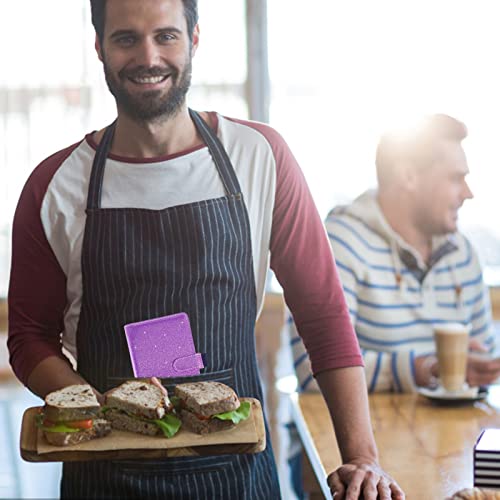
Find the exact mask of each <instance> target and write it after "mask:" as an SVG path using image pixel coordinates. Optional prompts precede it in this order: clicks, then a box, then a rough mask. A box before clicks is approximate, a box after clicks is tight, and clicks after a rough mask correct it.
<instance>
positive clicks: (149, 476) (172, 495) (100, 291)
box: [61, 111, 281, 500]
mask: <svg viewBox="0 0 500 500" xmlns="http://www.w3.org/2000/svg"><path fill="white" fill-rule="evenodd" d="M190 113H191V117H192V119H193V121H194V123H195V125H196V127H197V129H198V131H199V133H200V135H201V136H202V138H203V140H204V141H205V143H206V144H207V146H208V148H209V151H210V153H211V155H212V158H213V160H214V163H215V166H216V168H217V170H218V172H219V174H220V177H221V180H222V182H223V184H224V188H225V192H226V196H224V197H221V198H216V199H211V200H205V201H201V202H196V203H189V204H186V205H180V206H175V207H170V208H167V209H164V210H148V209H137V208H108V209H103V208H101V207H100V204H101V190H102V183H103V176H104V167H105V163H106V157H107V155H108V152H109V150H110V146H111V142H112V138H113V132H114V125H111V126H110V127H109V128H108V129H107V131H106V133H105V134H104V137H103V139H102V141H101V143H100V145H99V147H98V149H97V152H96V155H95V158H94V164H93V167H92V173H91V177H90V185H89V194H88V202H87V211H86V212H87V221H86V225H85V234H84V240H83V248H82V279H83V296H82V307H81V314H80V320H79V324H78V330H77V348H78V371H79V373H80V374H81V375H82V376H83V377H84V378H85V379H86V380H88V381H89V383H91V384H92V385H94V386H95V387H96V388H97V389H98V390H99V391H102V392H104V391H106V390H108V389H110V388H112V387H115V386H117V385H119V384H120V383H121V382H123V381H124V380H127V379H130V378H133V373H132V367H131V363H130V357H129V354H128V349H127V344H126V340H125V335H124V331H123V325H125V324H126V323H132V322H136V321H140V320H144V319H148V318H154V317H157V316H164V315H167V314H173V313H178V312H181V311H184V312H186V313H187V314H188V315H189V318H190V322H191V328H192V330H193V337H194V341H195V346H196V349H197V351H198V352H203V353H205V356H206V358H205V366H206V368H205V369H204V370H203V371H202V374H201V375H200V376H196V377H188V378H182V379H164V380H163V383H164V384H165V385H166V386H167V388H169V387H172V386H173V385H175V384H176V383H180V382H185V381H190V380H217V381H221V382H224V383H226V384H228V385H230V386H232V387H233V388H234V389H235V390H236V391H237V393H238V394H240V395H241V396H251V397H255V398H258V399H259V400H260V401H262V400H263V399H262V389H261V386H260V382H259V375H258V369H257V361H256V354H255V339H254V327H255V319H256V292H255V280H254V272H253V260H252V250H251V248H252V247H251V236H250V223H249V218H248V213H247V210H246V206H245V203H244V200H243V196H242V194H241V189H240V186H239V182H238V179H237V177H236V174H235V172H234V169H233V167H232V165H231V161H230V159H229V157H228V155H227V153H226V152H225V150H224V148H223V146H222V144H221V143H220V141H219V140H218V138H217V136H216V135H215V133H214V132H213V131H212V130H211V129H210V127H208V126H207V124H206V123H205V122H204V121H203V120H202V119H201V117H200V116H199V115H198V114H197V113H195V112H192V111H190ZM268 436H269V433H268ZM61 496H62V497H63V498H110V497H114V498H141V499H149V498H158V499H160V498H161V499H176V500H182V499H208V500H223V499H227V500H235V499H238V500H244V499H248V500H250V499H251V500H256V499H266V500H267V499H273V500H274V499H279V498H281V496H280V490H279V484H278V479H277V472H276V465H275V462H274V458H273V454H272V449H271V446H270V443H269V441H268V446H267V449H266V451H264V452H262V453H259V454H255V455H249V454H246V455H223V456H214V457H208V458H207V457H182V458H168V459H165V460H161V461H143V460H141V461H106V462H104V461H99V462H74V463H71V462H66V463H65V464H64V467H63V479H62V482H61Z"/></svg>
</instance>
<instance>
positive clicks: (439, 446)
mask: <svg viewBox="0 0 500 500" xmlns="http://www.w3.org/2000/svg"><path fill="white" fill-rule="evenodd" d="M369 399H370V412H371V419H372V425H373V431H374V434H375V439H376V441H377V445H378V449H379V454H380V463H381V465H382V467H383V468H384V469H385V470H386V471H387V472H388V473H389V474H391V475H392V476H393V477H394V478H395V479H396V480H397V481H398V483H399V484H400V486H401V487H402V488H403V489H404V491H405V493H406V496H407V499H408V500H420V499H433V500H444V499H445V498H446V497H447V496H449V495H451V494H452V493H454V492H456V491H457V490H460V489H462V488H466V487H467V488H470V487H472V484H473V460H472V453H473V446H474V443H475V442H476V439H477V438H478V436H479V434H480V433H481V430H482V429H484V428H486V427H498V428H500V386H493V387H491V388H490V392H489V395H488V398H487V399H486V400H482V401H476V402H474V403H469V404H466V405H462V406H442V405H436V403H432V402H430V401H429V400H427V399H426V398H424V397H423V396H420V395H417V394H376V395H372V396H370V398H369ZM292 407H293V411H292V413H293V418H294V420H295V423H296V425H297V428H298V431H299V434H300V437H301V440H302V443H303V445H304V448H305V453H306V455H307V457H308V458H309V462H310V464H311V466H312V469H313V470H314V474H315V476H316V479H317V481H318V485H319V487H320V488H321V492H322V493H323V495H324V496H325V498H331V495H330V493H329V489H328V487H327V484H326V476H327V472H331V471H333V470H334V469H335V468H337V467H338V466H339V465H340V464H341V461H340V455H339V452H338V450H337V445H336V441H335V436H334V433H333V427H332V424H331V420H330V416H329V413H328V410H327V408H326V405H325V403H324V401H323V398H322V397H321V396H320V395H319V394H301V395H297V394H294V395H292Z"/></svg>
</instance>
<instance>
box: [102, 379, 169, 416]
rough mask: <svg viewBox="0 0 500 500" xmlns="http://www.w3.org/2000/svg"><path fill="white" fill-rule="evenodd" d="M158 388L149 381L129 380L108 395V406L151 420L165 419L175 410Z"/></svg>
mask: <svg viewBox="0 0 500 500" xmlns="http://www.w3.org/2000/svg"><path fill="white" fill-rule="evenodd" d="M165 394H166V392H165V393H164V392H163V391H162V390H161V389H160V388H159V387H158V386H156V385H155V384H153V383H151V382H149V381H147V380H140V379H138V380H129V381H127V382H124V383H123V384H121V385H119V386H118V387H116V388H114V389H111V390H110V391H108V392H107V393H106V403H105V404H106V406H108V407H110V408H116V409H119V410H123V411H125V412H127V413H130V414H133V415H138V416H141V417H144V418H147V419H150V420H153V419H156V418H160V419H161V418H163V416H164V415H165V413H166V412H167V411H171V410H172V409H173V406H172V403H171V402H170V400H169V399H168V396H166V395H165Z"/></svg>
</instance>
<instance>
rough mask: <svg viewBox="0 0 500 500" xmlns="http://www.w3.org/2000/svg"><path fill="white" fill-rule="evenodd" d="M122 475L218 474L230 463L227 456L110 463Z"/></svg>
mask: <svg viewBox="0 0 500 500" xmlns="http://www.w3.org/2000/svg"><path fill="white" fill-rule="evenodd" d="M112 463H113V465H114V466H115V467H117V468H118V469H119V471H120V472H121V473H123V474H140V475H147V476H160V475H161V476H164V477H165V476H179V475H180V474H193V472H196V474H207V473H212V472H218V471H220V469H221V468H225V467H228V466H229V465H230V464H231V461H230V460H228V457H227V456H220V457H217V456H212V457H206V458H205V457H178V458H167V459H165V460H160V461H158V460H155V461H153V460H141V461H140V462H139V461H132V460H131V461H128V460H120V461H113V462H112Z"/></svg>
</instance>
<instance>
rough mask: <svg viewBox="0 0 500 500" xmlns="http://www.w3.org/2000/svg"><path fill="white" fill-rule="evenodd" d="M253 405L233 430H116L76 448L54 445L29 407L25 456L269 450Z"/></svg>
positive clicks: (147, 456)
mask: <svg viewBox="0 0 500 500" xmlns="http://www.w3.org/2000/svg"><path fill="white" fill-rule="evenodd" d="M241 400H242V401H249V402H250V403H251V405H252V411H251V414H250V417H249V418H248V419H247V420H244V421H243V422H240V423H239V424H237V425H236V426H235V427H233V428H232V429H228V430H225V431H219V432H214V433H211V434H207V435H199V434H195V433H193V432H190V431H188V430H185V429H183V428H182V427H181V430H180V431H179V432H178V433H177V434H176V435H175V436H174V437H173V438H170V439H167V438H165V437H163V436H144V435H141V434H136V433H133V432H125V431H118V430H114V429H113V430H112V432H111V434H110V435H108V436H106V437H103V438H98V439H92V440H90V441H87V442H85V443H80V444H76V445H72V446H52V445H50V444H49V443H47V441H46V440H45V437H44V436H43V433H42V431H41V430H40V429H38V428H37V427H36V425H35V416H36V415H37V413H38V412H39V410H40V407H33V408H28V409H27V410H26V411H25V412H24V415H23V422H22V427H21V445H20V447H21V456H22V458H23V459H24V460H26V461H27V462H74V461H88V460H121V459H132V460H133V459H144V460H151V459H159V458H166V457H184V456H209V455H226V454H235V453H259V452H261V451H263V450H265V448H266V431H265V426H264V416H263V414H262V406H261V404H260V402H259V401H258V400H257V399H254V398H241Z"/></svg>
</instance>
